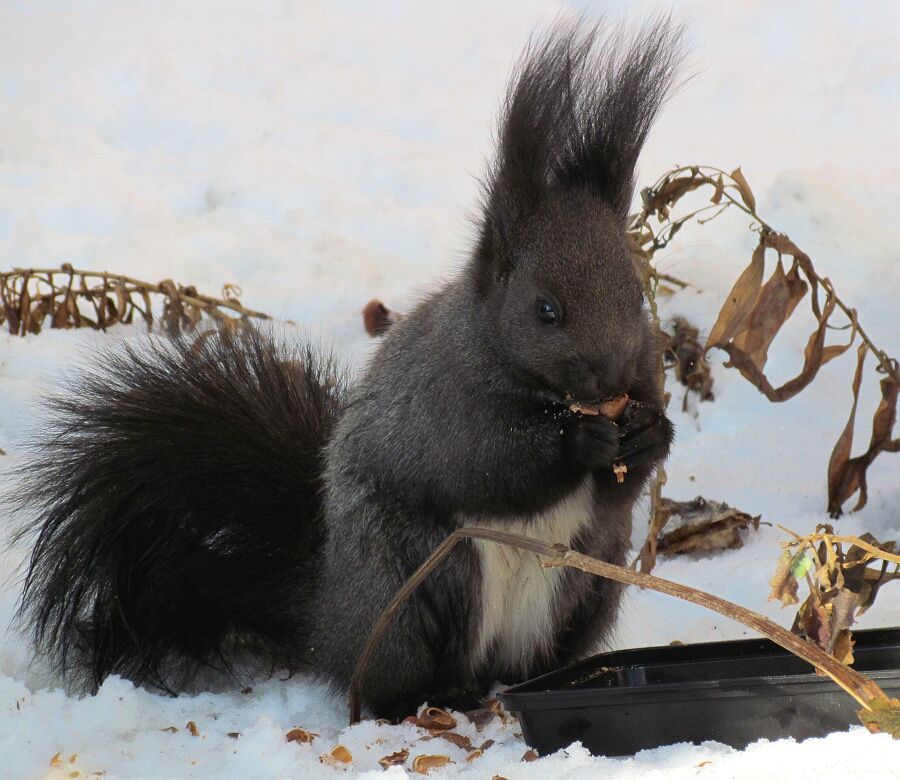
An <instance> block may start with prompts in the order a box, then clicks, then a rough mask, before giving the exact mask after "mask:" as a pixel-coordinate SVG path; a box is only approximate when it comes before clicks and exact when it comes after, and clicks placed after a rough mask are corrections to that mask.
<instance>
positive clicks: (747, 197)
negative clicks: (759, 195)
mask: <svg viewBox="0 0 900 780" xmlns="http://www.w3.org/2000/svg"><path fill="white" fill-rule="evenodd" d="M731 178H732V179H734V181H735V183H736V184H737V187H738V191H739V192H740V193H741V200H742V201H744V205H745V206H746V207H747V208H748V209H750V211H753V212H755V211H756V198H754V197H753V191H752V190H751V189H750V185H749V184H748V183H747V179H745V178H744V172H743V171H742V170H741V169H740V166H738V167H737V168H735V169H734V170H733V171H732V172H731Z"/></svg>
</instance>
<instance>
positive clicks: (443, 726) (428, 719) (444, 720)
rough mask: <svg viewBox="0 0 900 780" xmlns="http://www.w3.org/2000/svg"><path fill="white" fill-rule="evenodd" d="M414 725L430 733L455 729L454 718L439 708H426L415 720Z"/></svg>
mask: <svg viewBox="0 0 900 780" xmlns="http://www.w3.org/2000/svg"><path fill="white" fill-rule="evenodd" d="M416 725H417V726H420V727H422V728H423V729H429V730H431V731H449V730H450V729H455V728H456V718H454V717H453V716H452V715H451V714H450V713H449V712H446V711H444V710H442V709H441V708H440V707H426V708H425V709H424V710H423V712H422V714H421V715H419V717H418V718H416Z"/></svg>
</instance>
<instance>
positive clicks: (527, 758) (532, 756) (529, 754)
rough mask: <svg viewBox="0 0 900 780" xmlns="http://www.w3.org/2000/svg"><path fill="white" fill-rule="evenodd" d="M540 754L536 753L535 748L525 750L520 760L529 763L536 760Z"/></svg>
mask: <svg viewBox="0 0 900 780" xmlns="http://www.w3.org/2000/svg"><path fill="white" fill-rule="evenodd" d="M539 758H540V756H539V755H538V754H537V751H536V750H526V751H525V754H524V755H523V756H522V760H523V761H524V762H525V763H526V764H530V763H531V762H532V761H537V760H538V759H539Z"/></svg>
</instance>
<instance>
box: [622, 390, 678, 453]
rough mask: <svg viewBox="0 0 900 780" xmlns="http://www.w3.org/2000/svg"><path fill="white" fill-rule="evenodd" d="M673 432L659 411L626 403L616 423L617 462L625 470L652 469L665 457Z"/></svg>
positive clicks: (667, 419)
mask: <svg viewBox="0 0 900 780" xmlns="http://www.w3.org/2000/svg"><path fill="white" fill-rule="evenodd" d="M673 432H674V428H673V427H672V423H671V422H669V418H668V417H666V415H665V414H664V413H663V412H662V411H661V410H659V409H657V408H655V407H653V406H645V405H639V404H634V403H629V404H628V406H626V407H625V411H624V412H623V413H622V417H621V419H620V420H619V434H620V439H619V455H618V462H620V463H624V464H625V465H626V466H627V467H628V468H629V469H639V468H641V467H646V468H653V466H655V465H656V464H657V463H659V462H660V461H661V460H663V459H664V458H665V457H666V455H668V454H669V445H671V443H672V434H673Z"/></svg>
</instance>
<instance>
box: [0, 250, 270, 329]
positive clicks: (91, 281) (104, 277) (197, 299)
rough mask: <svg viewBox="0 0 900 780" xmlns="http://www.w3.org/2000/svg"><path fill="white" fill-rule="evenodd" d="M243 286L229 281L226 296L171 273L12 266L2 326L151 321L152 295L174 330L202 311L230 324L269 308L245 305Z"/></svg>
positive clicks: (6, 275) (1, 303)
mask: <svg viewBox="0 0 900 780" xmlns="http://www.w3.org/2000/svg"><path fill="white" fill-rule="evenodd" d="M240 295H241V289H240V287H237V286H236V285H233V284H226V285H225V286H224V287H223V288H222V297H221V298H214V297H212V296H209V295H204V294H202V293H199V292H197V288H196V287H193V286H192V285H187V286H186V285H180V284H176V283H175V282H173V281H172V280H171V279H164V280H163V281H161V282H158V283H156V284H154V283H152V282H143V281H140V280H139V279H133V278H131V277H130V276H123V275H121V274H112V273H109V272H107V271H81V270H77V269H75V268H73V267H72V266H71V265H69V264H68V263H65V264H63V265H62V266H60V267H59V268H13V269H12V270H11V271H4V272H0V326H2V325H4V324H5V325H6V328H7V330H9V332H10V333H11V334H13V335H19V336H25V335H27V334H29V333H40V331H41V329H42V328H43V327H44V326H45V324H46V322H47V321H48V320H49V322H50V327H51V328H85V327H86V328H92V329H94V330H106V328H108V327H110V326H112V325H116V324H118V323H125V324H130V323H132V322H133V321H134V320H135V318H138V319H140V320H143V322H144V323H146V325H147V327H148V329H149V328H152V327H153V324H154V314H153V304H154V300H159V301H160V303H161V308H159V309H158V311H161V312H162V314H161V325H162V327H163V328H164V329H165V330H167V331H168V332H170V333H178V332H180V331H182V330H184V331H191V330H193V329H194V328H195V327H197V325H198V324H200V322H201V320H203V318H204V317H206V318H208V319H211V320H213V321H214V322H215V323H216V324H218V325H225V326H230V325H234V324H235V323H236V322H239V321H241V320H246V319H248V318H253V319H260V320H267V319H270V318H269V316H268V315H267V314H263V313H262V312H258V311H253V310H251V309H247V308H245V307H244V306H242V305H241V302H240V300H239V296H240Z"/></svg>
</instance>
